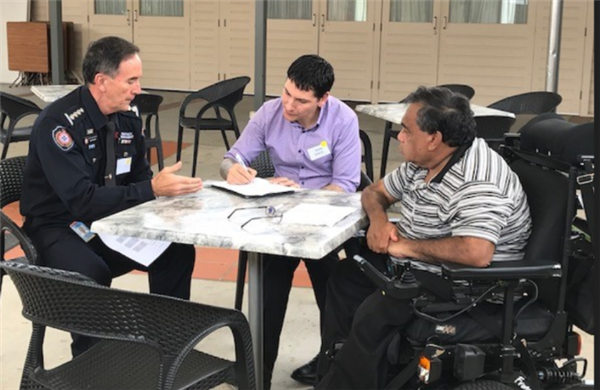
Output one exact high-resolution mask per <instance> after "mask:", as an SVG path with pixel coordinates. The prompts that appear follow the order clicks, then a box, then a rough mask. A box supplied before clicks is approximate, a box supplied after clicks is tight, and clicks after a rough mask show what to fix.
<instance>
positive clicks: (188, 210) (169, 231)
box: [91, 181, 367, 259]
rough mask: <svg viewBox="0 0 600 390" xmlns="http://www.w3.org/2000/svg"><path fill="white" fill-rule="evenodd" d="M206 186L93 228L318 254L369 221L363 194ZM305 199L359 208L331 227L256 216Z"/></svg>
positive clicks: (248, 248)
mask: <svg viewBox="0 0 600 390" xmlns="http://www.w3.org/2000/svg"><path fill="white" fill-rule="evenodd" d="M209 185H210V181H207V182H206V183H205V188H204V189H203V190H201V191H199V192H197V193H195V194H191V195H186V196H181V197H173V198H159V199H155V200H153V201H150V202H146V203H143V204H141V205H138V206H136V207H133V208H131V209H128V210H124V211H122V212H119V213H116V214H113V215H111V216H109V217H106V218H103V219H101V220H98V221H96V222H94V223H93V224H92V226H91V230H92V231H94V232H99V233H107V234H113V235H121V236H130V237H140V238H148V239H154V240H163V241H171V242H180V243H187V244H194V245H199V246H209V247H218V248H230V249H240V250H245V251H248V252H256V253H268V254H279V255H286V256H293V257H302V258H308V259H320V258H322V257H323V256H325V255H326V254H328V253H329V252H331V251H332V250H334V249H335V248H337V247H338V246H340V245H341V244H342V243H344V242H345V241H346V240H347V239H348V238H350V237H352V236H353V235H354V233H356V232H357V231H358V230H360V229H361V228H363V227H364V226H366V224H367V217H366V214H365V213H364V211H363V210H362V208H361V204H360V194H358V193H357V194H346V193H339V192H333V191H322V190H305V191H299V192H296V193H293V194H285V195H279V196H270V197H264V198H251V199H246V198H243V197H241V196H238V195H234V194H230V193H228V192H224V191H222V190H219V189H215V188H210V187H208V186H209ZM301 203H317V204H328V205H333V206H350V207H353V208H355V209H356V210H355V211H354V212H352V213H351V214H350V215H348V216H347V217H345V218H344V219H342V220H341V221H339V222H338V223H336V224H335V225H334V226H332V227H327V226H315V225H304V224H286V223H285V219H284V220H283V221H281V222H279V221H280V220H279V219H278V218H263V219H257V220H254V221H252V222H251V223H249V224H247V225H246V226H245V227H244V228H243V229H242V228H241V225H243V224H244V222H246V221H248V220H249V219H250V218H253V217H257V216H264V215H265V211H264V209H257V208H251V209H247V210H240V211H236V213H235V214H234V215H233V216H232V217H231V218H227V216H228V215H229V214H230V213H231V212H232V211H233V210H235V209H241V208H244V207H255V206H274V207H276V209H277V210H278V211H282V212H283V213H284V216H285V212H286V210H289V209H290V208H292V207H293V206H295V205H297V204H301Z"/></svg>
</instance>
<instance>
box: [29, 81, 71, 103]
mask: <svg viewBox="0 0 600 390" xmlns="http://www.w3.org/2000/svg"><path fill="white" fill-rule="evenodd" d="M79 87H80V85H77V84H65V85H32V86H31V88H30V89H31V92H33V94H34V95H35V96H37V97H39V98H40V99H42V100H43V101H45V102H46V103H52V102H53V101H56V100H58V99H60V98H61V97H63V96H65V95H67V94H69V93H70V92H72V91H73V90H75V89H76V88H79Z"/></svg>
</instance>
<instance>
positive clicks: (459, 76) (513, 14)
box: [437, 0, 540, 105]
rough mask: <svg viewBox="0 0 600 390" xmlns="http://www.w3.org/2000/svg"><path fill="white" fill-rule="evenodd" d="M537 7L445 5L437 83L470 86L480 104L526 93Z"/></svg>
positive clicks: (457, 1) (459, 1) (457, 0)
mask: <svg viewBox="0 0 600 390" xmlns="http://www.w3.org/2000/svg"><path fill="white" fill-rule="evenodd" d="M537 3H540V2H539V1H528V2H527V1H522V2H519V3H517V2H513V1H508V0H502V1H499V0H495V1H488V2H483V1H473V0H470V1H464V0H449V1H443V2H442V5H443V7H442V25H441V34H440V51H439V65H438V78H437V84H469V85H470V86H472V87H473V88H474V89H475V96H474V97H473V102H474V103H475V104H479V105H488V104H490V103H493V102H494V101H496V100H499V99H502V98H504V97H506V96H510V95H515V94H518V93H522V92H526V91H530V90H531V79H532V73H533V51H534V32H535V6H536V4H537ZM517 4H521V6H522V7H523V8H518V7H517ZM511 7H513V8H512V9H511ZM515 7H517V8H515Z"/></svg>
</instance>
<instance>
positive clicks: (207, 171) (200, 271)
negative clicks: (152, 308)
mask: <svg viewBox="0 0 600 390" xmlns="http://www.w3.org/2000/svg"><path fill="white" fill-rule="evenodd" d="M0 90H2V91H6V92H9V93H13V94H16V95H20V96H23V97H26V98H28V99H31V100H33V101H35V102H36V103H37V104H39V105H40V106H41V107H44V106H45V105H46V103H43V102H42V101H40V100H39V99H38V98H37V97H35V96H34V95H33V94H32V93H31V92H30V91H29V89H28V88H25V87H20V88H16V89H15V88H10V89H9V88H8V86H7V85H0ZM153 92H156V93H160V94H161V95H163V96H164V101H163V103H162V105H161V111H160V129H161V133H162V139H163V141H164V152H165V156H166V158H165V165H166V166H168V165H171V164H173V163H175V147H176V142H175V141H176V140H177V134H176V132H177V115H178V112H179V105H180V103H181V101H182V100H183V98H184V97H185V95H186V94H185V93H178V92H161V91H153ZM354 104H355V103H350V105H352V106H353V105H354ZM252 108H253V98H252V97H245V98H244V99H243V100H242V102H241V103H240V104H239V105H238V106H237V107H236V116H237V118H238V121H239V125H240V128H242V129H243V128H244V127H245V125H246V123H247V121H248V118H249V112H250V111H251V110H252ZM358 116H359V121H360V127H361V128H362V129H363V130H365V131H366V132H367V133H368V134H369V136H370V138H371V142H372V144H373V157H374V171H375V175H376V176H378V172H379V167H380V159H381V145H382V138H383V127H384V121H383V120H380V119H376V118H372V117H369V116H367V115H363V114H358ZM526 119H527V118H521V119H519V120H518V121H517V123H516V124H515V126H517V127H518V126H520V125H522V124H523V123H524V122H525V120H526ZM570 119H571V120H572V121H574V122H582V121H590V120H593V118H579V117H574V118H570ZM184 141H185V142H187V146H188V147H186V148H185V149H184V150H183V154H182V161H183V168H182V172H181V174H184V175H188V174H189V173H190V172H191V167H190V166H191V161H192V156H191V151H192V148H190V147H189V143H190V142H192V141H193V134H192V133H189V134H186V136H185V137H184ZM397 145H398V144H397V142H395V141H392V143H391V146H390V158H389V160H388V165H387V167H388V172H389V171H391V170H392V169H393V168H394V167H395V166H397V165H399V164H400V163H401V162H402V159H401V157H400V156H399V153H398V152H397ZM224 152H225V147H224V145H223V141H222V139H221V136H220V134H219V133H217V132H207V133H203V134H202V135H201V137H200V154H199V163H198V172H197V175H198V176H200V177H202V178H203V179H220V177H219V174H218V167H219V164H220V161H221V159H222V156H223V153H224ZM25 154H27V143H26V142H22V143H15V144H11V146H10V149H9V157H11V156H18V155H25ZM153 169H154V170H155V172H156V170H157V166H156V165H153ZM5 211H8V212H9V213H10V215H11V216H12V217H13V218H14V219H15V220H19V219H18V209H17V208H16V207H15V206H12V207H11V208H9V209H8V210H5ZM12 254H13V255H16V254H17V252H14V253H12ZM237 258H238V253H237V251H234V250H225V249H215V248H200V247H199V248H197V249H196V259H197V261H196V267H195V270H194V277H195V279H194V281H193V287H192V300H194V301H198V302H203V303H210V304H214V305H219V306H227V307H232V306H233V302H234V291H235V284H234V283H232V281H234V280H235V279H236V275H237ZM114 286H115V287H120V288H124V289H130V290H136V291H147V281H146V278H145V276H144V275H141V274H139V273H131V274H128V275H124V276H122V277H119V278H117V279H115V283H114ZM294 286H295V287H307V286H310V281H309V279H308V276H307V273H306V269H305V268H304V266H303V265H302V264H301V266H300V267H299V268H298V270H297V271H296V275H295V278H294ZM244 310H245V308H244ZM19 312H20V303H19V300H18V297H17V295H16V292H15V291H14V287H13V286H12V283H11V282H10V280H9V279H7V278H5V279H4V286H3V291H2V295H1V300H0V377H1V379H0V388H1V389H7V390H12V389H17V388H18V383H19V377H20V370H21V367H22V362H23V361H24V358H25V351H26V345H27V342H28V339H29V332H30V327H29V325H28V322H27V321H26V320H25V319H23V318H22V317H21V315H20V313H19ZM299 334H301V335H302V342H300V343H299V342H298V335H299ZM229 339H230V337H229V336H228V335H226V334H220V335H216V337H214V338H210V339H209V340H206V346H207V348H208V350H209V351H213V353H216V354H219V355H221V354H222V355H223V356H224V357H227V354H228V353H229V352H230V340H229ZM583 340H584V355H585V356H587V357H588V358H590V359H593V337H591V336H587V335H584V339H583ZM69 342H70V341H69V337H68V335H65V334H64V333H60V332H49V334H48V345H47V348H46V350H47V351H48V352H47V354H48V359H47V360H48V362H47V364H48V365H49V366H53V365H56V364H58V363H59V362H61V361H64V360H66V359H67V357H68V356H69V349H68V344H69ZM318 346H319V331H318V312H317V309H316V305H315V303H314V297H313V294H312V290H311V289H309V288H294V289H292V293H291V297H290V304H289V309H288V313H287V315H286V323H285V326H284V331H283V334H282V339H281V346H280V354H279V358H278V361H277V365H276V367H275V375H274V378H273V390H280V389H303V388H306V386H303V385H301V384H298V383H297V382H295V381H293V380H292V379H290V378H289V374H290V373H291V371H292V370H293V369H294V368H296V367H297V366H299V365H301V364H303V363H304V362H306V361H308V360H309V359H310V358H312V357H313V356H314V354H315V353H316V351H317V349H318ZM590 363H592V365H591V366H590V367H593V360H592V361H591V362H590ZM591 371H592V370H590V372H589V373H588V377H589V378H593V372H591Z"/></svg>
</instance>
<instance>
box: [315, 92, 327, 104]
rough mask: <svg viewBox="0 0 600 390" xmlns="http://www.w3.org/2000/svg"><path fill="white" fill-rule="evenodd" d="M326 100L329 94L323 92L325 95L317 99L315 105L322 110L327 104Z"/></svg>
mask: <svg viewBox="0 0 600 390" xmlns="http://www.w3.org/2000/svg"><path fill="white" fill-rule="evenodd" d="M327 98H329V92H325V95H323V97H321V99H319V102H318V103H317V105H318V106H319V108H323V106H324V105H325V103H327Z"/></svg>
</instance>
